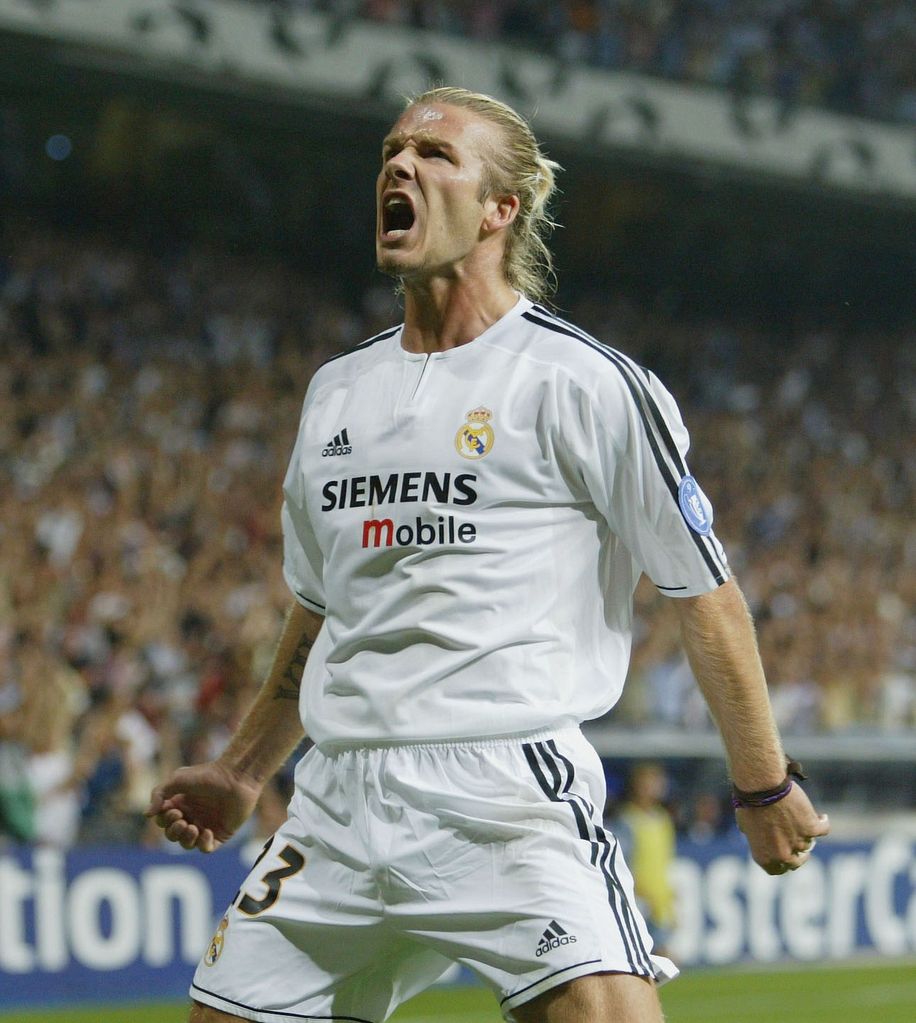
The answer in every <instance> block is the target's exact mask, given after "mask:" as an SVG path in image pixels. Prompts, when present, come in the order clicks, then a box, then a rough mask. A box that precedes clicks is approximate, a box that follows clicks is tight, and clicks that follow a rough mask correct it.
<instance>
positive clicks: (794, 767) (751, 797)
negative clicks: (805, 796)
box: [731, 760, 807, 810]
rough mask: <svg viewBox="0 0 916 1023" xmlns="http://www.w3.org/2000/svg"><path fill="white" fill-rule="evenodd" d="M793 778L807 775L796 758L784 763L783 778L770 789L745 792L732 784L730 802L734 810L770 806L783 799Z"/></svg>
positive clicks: (789, 790)
mask: <svg viewBox="0 0 916 1023" xmlns="http://www.w3.org/2000/svg"><path fill="white" fill-rule="evenodd" d="M793 778H797V779H798V780H799V781H804V780H805V778H807V775H806V774H805V773H804V772H803V770H802V766H801V764H800V763H799V762H798V761H797V760H789V761H788V762H787V763H786V776H785V778H783V780H782V781H781V782H780V783H779V784H778V785H776V786H774V787H773V788H771V789H761V790H760V791H759V792H745V791H744V790H743V789H739V788H738V786H737V785H734V784H733V785H732V794H731V804H732V806H733V807H734V809H736V810H755V809H758V808H759V807H762V806H772V805H773V804H774V803H778V802H779V800H780V799H785V798H786V796H787V795H788V794H789V793H790V792H791V791H792V785H793V780H792V779H793Z"/></svg>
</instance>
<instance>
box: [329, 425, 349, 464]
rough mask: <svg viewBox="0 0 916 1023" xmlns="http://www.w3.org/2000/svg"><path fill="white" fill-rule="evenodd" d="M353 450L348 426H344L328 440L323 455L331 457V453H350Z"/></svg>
mask: <svg viewBox="0 0 916 1023" xmlns="http://www.w3.org/2000/svg"><path fill="white" fill-rule="evenodd" d="M352 450H353V448H352V447H350V438H349V437H348V436H347V428H346V427H344V428H343V429H342V430H341V431H340V433H335V434H334V436H333V437H332V438H331V440H329V441H328V442H327V444H326V445H325V447H324V451H322V452H321V457H322V458H330V457H331V455H349V454H350V452H352Z"/></svg>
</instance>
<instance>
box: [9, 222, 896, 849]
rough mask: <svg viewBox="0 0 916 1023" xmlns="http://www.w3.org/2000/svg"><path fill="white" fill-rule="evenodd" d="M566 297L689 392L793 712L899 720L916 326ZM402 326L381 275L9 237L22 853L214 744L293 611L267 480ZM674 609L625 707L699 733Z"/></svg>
mask: <svg viewBox="0 0 916 1023" xmlns="http://www.w3.org/2000/svg"><path fill="white" fill-rule="evenodd" d="M570 315H571V316H572V317H573V318H574V319H576V320H577V321H578V322H580V323H582V324H584V325H586V326H589V327H590V328H591V329H592V330H593V332H594V333H595V334H596V335H597V336H599V337H600V338H602V339H603V340H605V341H606V342H608V343H610V344H611V345H613V346H614V347H617V348H620V349H622V350H624V351H627V352H628V353H630V354H632V355H633V356H634V357H636V358H637V359H638V360H639V361H641V362H642V363H644V364H645V365H648V366H650V367H651V368H653V369H655V370H657V371H658V372H659V373H660V375H662V377H663V378H664V379H666V380H667V382H668V383H669V385H670V386H671V387H672V389H673V390H674V391H675V393H676V394H677V395H678V398H679V400H680V401H681V405H682V408H683V410H684V414H685V418H686V420H687V422H688V424H689V425H690V426H691V428H692V435H693V449H694V452H695V454H694V457H693V466H692V467H693V469H694V471H695V473H696V474H697V476H698V477H699V478H700V479H701V481H702V482H703V484H704V486H705V488H706V489H707V491H708V492H709V494H710V497H711V498H712V500H713V502H714V504H715V506H716V508H717V514H718V522H717V531H718V532H719V534H720V535H721V536H722V537H723V539H724V541H725V542H726V544H727V546H728V549H729V551H730V554H731V558H732V562H733V565H734V568H735V569H736V571H737V573H738V575H739V577H740V578H741V580H742V582H743V585H744V587H745V589H746V590H747V593H748V596H749V599H750V601H751V603H752V606H753V610H754V612H755V614H756V616H757V620H758V624H759V632H760V641H761V646H762V650H763V654H764V659H765V661H766V662H767V663H768V665H769V666H770V673H771V675H770V679H771V684H772V686H773V691H774V700H775V705H776V708H777V713H778V715H779V717H780V722H781V725H782V727H783V729H784V730H785V731H786V732H787V733H789V734H792V733H793V732H817V731H821V732H826V733H832V734H837V733H842V732H843V731H844V730H850V729H859V730H861V729H867V730H871V731H881V730H885V731H887V730H889V731H894V730H901V729H906V728H912V727H913V726H914V725H916V615H914V608H916V571H914V562H916V545H914V535H913V531H912V509H913V507H914V496H916V495H914V485H916V476H914V467H916V461H914V459H916V449H914V437H916V430H914V423H913V419H914V416H916V402H914V395H916V362H914V352H916V345H914V344H913V335H912V330H911V329H904V328H900V329H899V330H896V331H891V330H888V331H884V332H881V331H878V330H871V331H864V332H862V331H859V332H853V331H851V330H848V329H843V328H839V327H835V328H831V329H826V328H825V329H819V330H813V329H812V330H805V331H801V332H792V331H790V330H788V329H787V330H783V331H775V330H773V329H765V328H761V327H759V326H751V325H748V323H746V322H742V321H741V319H740V318H738V317H736V318H734V319H727V318H723V319H718V320H703V321H701V320H695V321H692V322H690V321H687V320H685V319H684V318H682V317H672V316H669V315H666V314H663V313H660V312H658V311H646V310H644V309H641V308H640V307H639V306H637V305H636V304H635V303H633V302H629V301H627V300H625V299H622V298H617V299H613V300H609V299H608V298H607V297H606V296H605V295H602V294H599V293H594V294H591V295H583V296H582V297H580V298H579V299H578V300H577V302H576V305H575V308H573V309H571V310H570ZM396 317H397V312H396V310H395V309H394V307H393V300H392V299H391V298H389V296H388V294H387V292H386V291H383V290H379V288H378V287H377V286H376V285H370V286H368V290H367V291H366V293H365V294H364V295H361V296H359V297H358V300H357V301H356V302H354V301H352V299H351V300H350V301H345V300H344V297H343V296H342V285H341V281H340V280H326V279H322V278H320V277H317V276H314V275H311V274H308V273H305V272H302V271H297V270H293V269H290V268H289V266H287V265H285V264H284V263H282V262H278V261H276V260H272V259H270V258H267V257H262V258H260V259H255V260H252V259H251V258H246V259H241V258H236V257H233V256H231V255H227V254H226V253H225V252H221V251H217V250H211V249H207V248H206V247H197V248H192V249H190V250H189V251H187V252H186V253H185V254H184V255H181V256H178V255H176V254H175V253H170V254H162V255H160V254H155V253H151V252H150V251H148V250H147V249H145V248H142V247H140V246H131V245H130V244H126V243H123V242H114V241H112V240H110V239H105V238H102V237H100V236H98V235H93V234H89V233H85V232H76V233H65V232H62V231H61V230H60V229H58V228H51V227H49V226H46V225H41V224H40V223H36V222H35V221H34V220H33V221H29V222H23V223H22V224H20V225H19V227H18V229H17V245H16V246H15V249H14V251H13V252H12V253H11V254H9V255H7V257H6V259H5V261H4V262H3V263H2V265H0V353H2V364H0V367H2V368H0V431H2V434H0V494H2V496H0V502H2V517H0V521H2V526H0V563H2V566H3V568H2V572H0V606H2V608H3V614H2V616H0V623H2V624H0V658H2V660H0V673H2V674H0V692H2V694H3V697H2V699H0V720H3V721H4V722H5V723H4V729H3V731H2V732H0V747H3V748H4V750H5V753H4V757H3V761H4V763H5V764H6V765H7V768H6V770H5V771H4V772H0V775H2V777H3V779H4V780H3V785H5V787H6V790H7V791H9V790H11V789H14V788H15V779H16V778H18V779H19V780H20V781H21V780H22V778H23V777H25V778H26V779H27V781H28V784H29V786H30V787H31V789H32V793H33V797H34V799H35V801H36V804H37V805H36V807H35V809H34V812H33V813H32V815H31V823H30V824H29V825H28V826H27V829H30V830H31V835H32V837H33V838H34V839H35V840H36V841H38V842H45V843H50V844H57V845H64V846H66V845H70V844H72V843H74V842H78V841H80V839H81V838H82V837H85V836H87V835H89V834H90V833H91V835H92V838H93V841H99V840H105V839H110V840H121V841H124V840H128V841H137V840H141V839H142V838H143V836H144V835H145V834H146V831H145V827H144V823H143V819H142V816H141V814H140V811H141V809H142V807H143V805H145V801H146V797H147V794H148V791H149V787H150V785H151V783H152V780H153V778H154V777H155V776H158V775H159V774H161V773H162V770H163V768H164V767H165V766H166V765H168V764H170V763H173V762H174V763H177V762H180V761H183V762H188V761H189V760H192V761H193V760H200V759H204V758H206V757H209V756H211V755H213V753H214V752H215V751H218V750H219V748H220V747H221V745H222V743H224V742H225V741H226V738H227V736H228V734H229V732H230V730H231V728H232V726H233V724H234V722H235V721H236V720H237V719H238V716H239V714H240V712H241V710H242V709H243V708H244V706H245V704H246V702H247V701H248V699H249V698H250V696H251V694H252V687H253V686H256V685H257V684H258V680H259V678H260V677H261V675H262V673H263V671H264V668H265V665H266V663H267V660H268V658H269V656H270V654H271V650H272V646H273V643H274V640H275V636H276V633H277V629H278V627H279V622H280V620H281V616H282V611H283V608H284V606H285V604H286V602H287V600H288V594H287V592H286V590H285V586H284V584H283V581H282V578H281V576H280V552H279V531H278V524H279V498H280V491H279V484H280V480H281V478H282V474H283V471H284V469H285V463H286V459H287V457H288V452H289V450H290V448H291V445H292V440H293V435H294V431H295V427H296V423H297V420H298V410H299V405H300V403H301V399H302V395H303V394H304V391H305V387H306V384H307V382H308V378H309V376H310V374H311V372H312V371H313V370H314V369H315V367H316V366H317V365H318V364H320V362H321V361H323V360H324V359H326V358H327V357H329V356H330V355H333V354H335V353H336V352H338V351H340V350H341V349H342V348H344V347H346V346H348V345H350V344H352V343H354V342H356V341H358V340H359V339H361V338H363V337H365V336H368V335H370V334H372V333H374V332H375V331H377V330H379V329H381V328H382V327H384V326H385V325H387V324H388V323H390V322H393V321H394V320H396ZM668 612H670V608H668V607H667V606H666V602H665V601H664V600H663V599H661V598H658V597H656V596H654V595H653V594H652V593H650V592H648V591H647V590H646V591H644V590H640V601H639V615H640V627H639V629H638V631H637V637H638V642H637V646H636V651H635V656H634V663H633V668H632V675H633V677H632V678H631V681H630V685H629V687H628V698H627V699H626V701H625V704H624V706H623V707H622V708H621V710H620V712H619V715H620V719H621V720H624V721H628V722H633V723H642V724H646V723H658V722H663V723H668V724H672V725H677V726H686V727H688V728H690V729H693V730H696V729H703V728H706V727H707V722H706V718H705V711H703V710H702V705H701V703H700V702H699V700H698V698H697V696H696V695H695V687H694V686H693V685H692V679H691V677H690V675H689V671H688V670H687V669H686V667H685V665H684V663H683V661H682V659H681V657H680V655H679V654H678V653H677V652H676V650H677V637H676V626H675V622H674V620H673V618H672V616H671V615H670V613H668ZM650 623H651V628H650ZM73 735H75V736H76V737H77V738H76V741H75V742H74V741H72V738H71V736H73ZM17 751H18V752H17ZM17 757H18V759H17ZM17 764H18V767H17V766H16V765H17ZM10 765H12V766H10ZM17 771H18V774H17ZM10 779H13V780H12V781H11V780H10ZM7 830H9V828H7Z"/></svg>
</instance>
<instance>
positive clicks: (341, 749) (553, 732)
mask: <svg viewBox="0 0 916 1023" xmlns="http://www.w3.org/2000/svg"><path fill="white" fill-rule="evenodd" d="M581 734H582V730H581V729H580V728H579V726H578V725H563V726H560V727H558V728H541V729H538V730H537V731H534V732H512V733H509V734H506V735H488V736H483V737H479V738H470V739H450V738H449V739H424V740H423V741H421V742H420V741H411V740H408V741H406V742H359V743H352V742H334V741H332V742H327V743H319V744H318V747H317V748H318V751H319V752H320V753H322V754H323V755H324V756H326V757H333V756H337V755H338V754H340V753H373V752H376V751H382V752H388V751H396V750H405V751H407V750H451V749H468V750H470V749H493V748H494V747H498V746H518V745H520V744H522V743H527V742H542V741H544V740H545V739H559V738H563V737H564V736H578V735H581Z"/></svg>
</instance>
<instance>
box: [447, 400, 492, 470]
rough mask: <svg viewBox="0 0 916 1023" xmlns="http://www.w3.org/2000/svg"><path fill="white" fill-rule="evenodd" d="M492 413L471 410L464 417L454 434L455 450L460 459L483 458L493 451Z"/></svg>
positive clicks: (483, 409)
mask: <svg viewBox="0 0 916 1023" xmlns="http://www.w3.org/2000/svg"><path fill="white" fill-rule="evenodd" d="M492 418H493V413H492V412H491V411H490V410H489V409H488V408H483V407H482V406H481V407H480V408H475V409H471V411H470V412H468V413H467V415H466V416H465V423H464V425H463V426H462V427H460V429H459V430H458V432H457V433H456V434H455V450H456V451H457V452H458V454H459V455H461V457H462V458H483V456H484V455H487V454H489V453H490V452H491V451H492V450H493V443H494V441H495V440H496V435H495V434H494V433H493V427H492V426H490V420H491V419H492Z"/></svg>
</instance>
